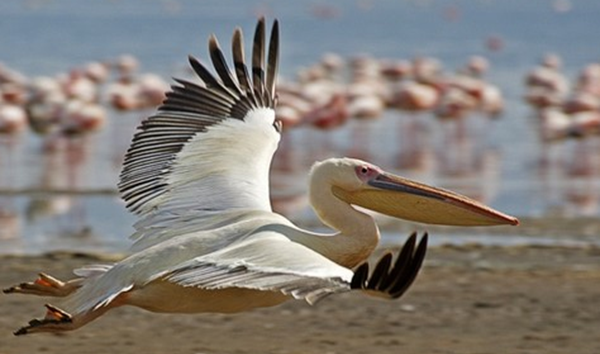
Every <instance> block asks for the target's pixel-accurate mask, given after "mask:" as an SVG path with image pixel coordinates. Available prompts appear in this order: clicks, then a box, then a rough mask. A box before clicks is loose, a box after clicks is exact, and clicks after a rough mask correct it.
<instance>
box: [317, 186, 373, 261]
mask: <svg viewBox="0 0 600 354" xmlns="http://www.w3.org/2000/svg"><path fill="white" fill-rule="evenodd" d="M332 187H333V184H332V183H331V182H330V181H328V180H327V179H323V178H312V179H311V184H310V191H309V198H310V202H311V204H312V207H313V209H314V210H315V212H316V213H317V215H318V216H319V218H320V219H321V221H322V222H323V223H324V224H326V225H327V226H329V227H331V228H333V229H335V230H337V231H339V232H338V233H337V234H335V235H334V236H333V237H318V238H316V239H318V240H314V241H312V242H311V243H312V246H313V248H314V249H315V251H317V252H319V253H321V254H323V255H325V256H326V257H328V258H329V259H331V260H333V261H334V262H336V263H338V264H341V265H343V266H346V267H349V268H353V267H355V266H356V265H358V264H359V263H360V262H362V261H364V260H365V259H366V258H368V256H369V255H370V254H371V252H372V251H373V250H374V249H375V247H376V246H377V244H378V243H379V229H378V228H377V224H376V223H375V221H374V220H373V218H372V217H371V216H369V215H367V214H365V213H363V212H360V211H358V210H356V209H355V208H354V207H352V206H351V205H350V204H348V203H347V202H345V201H343V200H341V199H339V198H338V197H336V196H335V195H334V194H333V191H332Z"/></svg>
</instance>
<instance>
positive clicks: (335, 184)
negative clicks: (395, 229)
mask: <svg viewBox="0 0 600 354" xmlns="http://www.w3.org/2000/svg"><path fill="white" fill-rule="evenodd" d="M312 178H313V181H314V180H315V179H321V180H322V181H325V182H326V183H325V184H327V185H329V186H330V187H329V188H331V192H332V193H333V194H334V195H335V196H336V197H337V198H339V199H341V200H343V201H345V202H347V203H349V204H353V205H358V206H361V207H363V208H367V209H370V210H373V211H377V212H380V213H382V214H385V215H389V216H394V217H397V218H401V219H405V220H410V221H416V222H421V223H426V224H441V225H456V226H488V225H503V224H510V225H517V224H518V223H519V220H518V219H517V218H515V217H512V216H510V215H506V214H504V213H501V212H499V211H497V210H494V209H492V208H490V207H488V206H485V205H483V204H482V203H479V202H477V201H475V200H473V199H471V198H468V197H466V196H463V195H460V194H458V193H454V192H452V191H449V190H445V189H441V188H436V187H432V186H428V185H425V184H422V183H418V182H415V181H411V180H409V179H406V178H403V177H399V176H396V175H393V174H391V173H387V172H385V171H383V170H382V169H381V168H379V167H377V166H375V165H373V164H370V163H368V162H364V161H361V160H356V159H350V158H341V159H337V158H336V159H328V160H325V161H323V162H318V163H317V164H315V166H314V167H313V169H312ZM314 182H316V181H314ZM314 182H313V183H311V185H313V184H316V183H314ZM321 185H323V184H321ZM311 194H312V192H311Z"/></svg>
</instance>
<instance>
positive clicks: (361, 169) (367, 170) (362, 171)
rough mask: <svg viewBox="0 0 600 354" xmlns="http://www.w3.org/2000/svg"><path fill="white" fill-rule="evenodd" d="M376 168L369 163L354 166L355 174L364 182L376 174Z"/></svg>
mask: <svg viewBox="0 0 600 354" xmlns="http://www.w3.org/2000/svg"><path fill="white" fill-rule="evenodd" d="M377 173H378V172H377V170H376V169H374V168H373V167H372V166H369V165H360V166H357V167H356V175H357V176H358V178H359V179H360V180H362V181H363V182H366V181H368V180H370V179H371V178H373V177H375V175H377Z"/></svg>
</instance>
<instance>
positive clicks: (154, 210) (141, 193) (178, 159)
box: [4, 19, 518, 335]
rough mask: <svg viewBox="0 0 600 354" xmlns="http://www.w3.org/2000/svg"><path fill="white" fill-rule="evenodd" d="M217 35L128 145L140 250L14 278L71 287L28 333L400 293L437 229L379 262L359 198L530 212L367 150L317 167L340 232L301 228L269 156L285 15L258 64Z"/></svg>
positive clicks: (384, 206)
mask: <svg viewBox="0 0 600 354" xmlns="http://www.w3.org/2000/svg"><path fill="white" fill-rule="evenodd" d="M208 47H209V53H210V59H211V61H212V64H213V66H214V70H215V71H216V75H215V74H213V73H211V71H210V70H208V69H207V66H206V64H203V63H201V62H200V61H198V60H197V59H195V58H194V57H191V56H190V57H189V62H190V64H191V67H192V68H193V70H194V71H195V73H196V74H197V75H198V77H199V78H200V79H201V83H196V82H191V81H186V80H179V79H177V80H176V83H174V84H173V85H172V87H171V91H170V92H169V93H168V94H167V96H166V99H165V101H164V103H163V104H162V106H160V107H159V108H158V111H157V112H156V113H155V114H154V115H152V116H150V117H149V118H147V119H146V120H144V121H143V122H142V123H141V125H140V127H139V130H138V132H137V133H136V134H135V136H134V138H133V141H132V143H131V146H130V148H129V150H128V152H127V154H126V157H125V160H124V164H123V169H122V172H121V175H120V182H119V190H120V193H121V196H122V198H123V199H124V201H125V202H126V203H127V208H128V209H129V210H130V211H131V212H133V213H135V214H137V215H138V216H139V221H138V222H137V223H136V224H135V229H136V231H135V232H134V234H133V235H132V236H131V238H132V239H133V240H134V244H133V246H132V253H131V255H129V256H128V257H126V258H125V259H123V260H121V261H119V262H117V263H114V264H101V265H91V266H88V267H85V268H82V269H77V270H75V271H74V273H75V274H76V275H77V277H76V278H74V279H72V280H69V281H61V280H58V279H56V278H54V277H52V276H50V275H48V274H45V273H40V275H39V278H38V279H36V280H35V281H34V282H29V283H22V284H19V285H16V286H13V287H11V288H8V289H5V290H4V292H5V293H23V294H34V295H41V296H54V297H63V298H64V302H63V304H62V305H61V307H60V308H59V307H57V306H54V305H50V304H47V305H46V315H45V317H43V318H42V319H34V320H32V321H30V322H29V324H28V325H26V326H25V327H22V328H20V329H19V330H17V331H16V332H15V334H16V335H23V334H28V333H36V332H58V331H64V330H73V329H77V328H80V327H81V326H83V325H85V324H87V323H89V322H90V321H92V320H94V319H96V318H98V317H99V316H101V315H103V314H104V313H105V312H107V311H109V310H110V309H112V308H115V307H119V306H122V305H132V306H137V307H140V308H143V309H146V310H149V311H153V312H165V313H204V312H219V313H235V312H240V311H247V310H251V309H254V308H259V307H267V306H274V305H277V304H280V303H282V302H284V301H287V300H289V299H303V300H305V301H307V302H308V303H311V304H313V303H315V302H317V301H318V300H320V299H322V298H323V297H326V296H328V295H331V294H336V293H342V292H348V291H353V290H358V291H363V292H365V293H367V294H371V295H376V296H380V297H384V298H398V297H400V296H401V295H402V294H404V293H405V291H406V290H407V289H408V288H409V286H410V285H411V284H412V282H413V281H414V279H415V277H416V276H417V273H418V271H419V269H420V267H421V265H422V262H423V259H424V257H425V251H426V246H427V234H425V235H424V236H422V237H420V238H419V237H417V235H416V234H413V235H411V236H410V237H409V238H408V240H407V241H406V243H405V245H404V246H403V248H402V249H401V250H400V251H399V252H398V254H397V255H394V254H392V253H389V254H386V255H384V256H383V257H382V258H380V260H379V261H378V262H377V264H376V266H375V267H374V269H373V271H370V269H369V263H368V258H369V256H370V255H371V253H372V252H373V251H374V249H375V248H376V246H377V244H378V241H379V237H380V234H379V230H378V227H377V225H376V223H375V221H374V219H373V217H372V216H370V215H368V214H367V213H365V212H363V211H361V210H360V209H357V208H356V206H359V207H362V208H366V209H370V210H373V211H376V212H380V213H383V214H387V215H390V216H393V217H398V218H403V219H407V220H412V221H417V222H423V223H432V224H447V225H468V226H470V225H473V226H474V225H497V224H517V223H518V220H517V219H516V218H514V217H511V216H508V215H506V214H503V213H501V212H498V211H496V210H493V209H491V208H489V207H486V206H484V205H482V204H480V203H478V202H476V201H474V200H471V199H469V198H467V197H464V196H461V195H458V194H456V193H453V192H450V191H446V190H442V189H438V188H435V187H431V186H427V185H424V184H420V183H417V182H414V181H411V180H408V179H405V178H402V177H399V176H396V175H393V174H390V173H388V172H385V171H383V170H382V169H381V168H379V167H377V166H375V165H373V164H370V163H367V162H364V161H360V160H356V159H351V158H332V159H328V160H325V161H322V162H317V163H316V164H315V165H314V166H313V167H312V169H311V171H310V187H309V197H310V201H311V204H312V206H313V208H314V210H315V212H316V213H317V215H318V216H319V218H320V219H321V220H322V221H323V223H324V224H326V225H327V226H329V227H331V228H332V229H334V230H335V232H334V233H331V234H323V233H315V232H311V231H307V230H303V229H301V228H299V227H298V226H296V225H295V224H293V223H292V222H291V221H290V220H288V219H286V218H285V217H283V216H282V215H279V214H277V213H275V212H273V211H272V209H271V203H270V199H269V178H268V176H269V167H270V164H271V160H272V157H273V154H274V152H275V150H276V148H277V145H278V142H279V139H280V137H281V131H282V123H281V122H280V121H279V120H278V119H277V118H276V116H275V111H274V108H275V105H276V101H277V95H276V79H277V69H278V55H279V25H278V22H277V21H274V23H273V27H272V30H271V33H270V39H269V41H268V51H267V40H266V30H265V20H264V19H260V20H259V21H258V25H257V27H256V31H255V33H254V41H253V48H252V58H251V64H250V65H251V66H250V68H251V69H250V70H248V67H247V65H246V61H245V55H244V48H243V38H242V31H241V30H240V29H239V28H237V29H236V30H235V31H234V34H233V39H232V49H231V50H232V54H233V70H231V69H230V68H229V66H228V64H227V61H226V60H225V57H224V55H223V52H222V50H221V48H220V46H219V43H218V41H217V39H216V38H215V37H214V36H211V37H210V38H209V41H208Z"/></svg>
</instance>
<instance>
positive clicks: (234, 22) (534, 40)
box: [0, 0, 600, 253]
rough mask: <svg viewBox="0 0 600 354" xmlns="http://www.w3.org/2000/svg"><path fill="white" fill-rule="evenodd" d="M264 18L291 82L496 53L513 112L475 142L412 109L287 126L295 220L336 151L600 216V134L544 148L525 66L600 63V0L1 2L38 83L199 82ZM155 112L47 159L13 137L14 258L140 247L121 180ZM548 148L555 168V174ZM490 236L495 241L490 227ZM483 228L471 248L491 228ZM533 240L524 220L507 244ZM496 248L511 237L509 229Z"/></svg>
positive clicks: (478, 130)
mask: <svg viewBox="0 0 600 354" xmlns="http://www.w3.org/2000/svg"><path fill="white" fill-rule="evenodd" d="M257 14H266V15H267V17H268V19H272V18H273V17H277V18H278V19H279V20H280V22H281V30H282V47H281V55H282V63H281V73H282V76H283V77H285V78H288V79H291V78H293V77H294V74H295V72H296V71H297V70H298V69H299V68H301V67H304V66H308V65H310V64H312V63H314V62H315V61H317V60H318V59H319V58H320V57H321V56H322V55H323V53H326V52H335V53H339V54H340V55H342V56H344V57H347V58H351V57H354V56H357V55H364V54H369V55H372V56H374V57H380V58H404V59H410V58H413V57H415V56H416V55H428V56H434V57H436V58H438V59H439V60H440V61H442V62H443V64H444V68H445V70H447V71H453V70H455V69H456V68H458V67H459V66H461V65H462V64H463V63H464V62H465V61H466V59H467V58H468V57H470V56H471V55H484V56H486V57H487V58H488V59H489V60H490V62H491V65H492V66H491V69H490V72H489V73H488V74H487V76H486V77H487V80H488V81H489V82H491V83H494V84H495V85H497V86H499V87H500V89H501V90H502V92H503V95H504V97H505V100H506V110H505V112H504V114H503V115H502V116H501V117H500V118H498V119H497V120H494V121H489V122H487V123H482V121H484V119H485V118H484V117H481V116H477V115H474V116H471V117H468V118H467V120H466V121H465V124H466V126H467V127H469V129H471V135H470V137H469V139H468V140H467V141H466V142H464V143H463V144H461V145H460V146H459V145H452V144H451V143H450V142H448V139H446V137H447V136H448V134H449V130H450V129H452V128H451V127H448V126H446V125H442V124H441V123H440V122H439V121H437V120H435V119H434V118H433V117H432V116H430V115H428V114H422V115H419V116H409V115H407V114H404V113H401V112H397V111H389V112H387V113H386V114H384V116H382V117H381V118H380V119H376V120H372V121H358V120H351V121H350V122H349V123H348V124H346V125H345V126H343V127H342V128H340V129H337V130H334V131H327V132H325V131H316V130H314V129H310V128H300V129H296V130H291V131H289V132H286V134H285V136H284V142H282V146H281V148H280V151H279V152H278V155H277V156H276V159H275V162H274V169H273V176H272V184H273V187H272V189H273V195H274V204H275V206H276V208H277V209H278V210H281V211H282V212H284V213H285V214H286V215H289V216H290V217H291V218H294V219H296V220H300V221H303V220H311V219H314V217H313V216H312V213H311V211H310V208H309V207H308V206H307V201H306V198H305V195H304V192H305V190H306V173H307V171H308V169H309V168H310V166H311V164H312V163H313V162H314V161H315V160H319V159H323V158H326V157H329V156H357V157H361V158H365V159H368V160H369V161H371V162H373V163H376V164H378V165H380V166H381V167H384V168H385V169H387V170H391V171H393V172H396V173H399V174H402V175H405V176H407V177H411V178H415V179H419V180H422V181H424V182H427V183H433V184H436V185H439V186H443V187H447V188H451V189H455V190H457V191H459V192H461V193H464V194H467V195H469V196H472V197H475V198H477V199H480V200H482V201H484V202H486V203H488V204H490V205H492V206H493V207H495V208H498V209H500V210H502V211H504V212H507V213H510V214H513V215H517V216H522V217H528V218H552V217H560V218H578V217H599V216H600V212H599V198H600V177H599V175H600V140H599V139H597V138H596V139H584V140H570V141H565V142H559V143H555V144H552V146H549V147H548V146H546V147H542V146H541V145H540V143H539V141H538V137H537V132H536V130H535V124H534V121H533V118H532V117H531V116H532V112H531V110H530V108H529V107H527V106H526V105H525V104H524V103H523V101H522V98H521V96H522V94H523V91H524V88H523V77H524V75H525V74H526V72H527V71H528V70H530V69H531V68H532V67H533V66H534V65H535V64H536V63H537V62H538V61H539V59H540V58H541V56H542V55H543V54H544V53H547V52H555V53H558V54H560V55H561V56H562V58H563V61H564V72H565V73H566V74H567V75H568V76H569V77H570V78H571V79H573V78H575V77H576V75H577V72H578V71H579V70H580V69H581V68H582V67H583V66H584V65H586V64H588V63H591V62H594V61H598V60H599V59H600V45H599V44H600V43H599V42H600V40H599V39H598V36H597V33H598V31H597V30H600V26H599V25H598V21H597V19H598V16H599V15H600V2H595V1H578V2H575V1H573V2H569V1H565V0H562V1H554V2H552V1H541V0H540V1H534V0H532V1H525V2H524V1H517V0H510V1H493V0H481V1H466V0H465V1H453V2H451V3H449V2H447V1H441V0H439V1H435V0H425V1H391V0H390V1H375V0H373V1H368V0H367V1H356V2H348V1H333V2H332V1H327V2H325V1H312V2H306V3H305V2H294V1H277V2H275V1H261V2H254V1H243V2H242V1H237V2H236V1H216V0H214V1H201V2H199V1H177V0H164V1H142V0H138V1H94V2H82V1H77V0H71V1H35V0H32V1H11V2H2V3H0V19H1V20H0V33H2V34H3V35H2V36H0V46H1V48H3V50H2V51H1V53H0V62H3V63H4V65H6V66H8V67H10V68H13V69H16V70H18V71H20V72H21V73H23V74H25V75H26V76H28V77H34V76H40V75H54V74H56V73H59V72H67V71H69V70H70V68H73V67H76V66H77V65H81V64H83V63H86V62H88V61H91V60H102V59H110V58H114V57H117V56H118V55H121V54H123V53H131V54H133V55H135V56H136V57H137V58H139V60H140V61H141V65H142V68H141V71H143V72H153V73H157V74H160V75H161V76H163V77H165V78H167V79H168V78H170V77H172V76H182V75H185V65H186V56H187V55H188V54H193V55H195V56H196V57H200V58H207V54H206V39H207V37H208V35H209V34H210V33H215V34H216V35H217V36H218V37H219V38H220V41H221V43H222V45H223V47H226V46H228V45H227V44H226V43H227V42H228V41H229V38H230V36H231V32H232V30H233V28H235V27H236V26H241V27H242V28H243V29H244V30H245V32H246V37H247V39H248V38H249V37H250V35H249V33H251V31H252V30H253V26H254V23H255V18H256V16H257ZM490 38H499V39H501V43H502V47H501V48H499V50H494V51H492V50H490V48H489V46H488V45H486V43H488V42H489V40H490ZM150 113H151V111H147V112H135V113H127V114H122V113H117V112H114V111H111V112H110V121H109V124H108V126H107V127H106V128H105V129H104V130H103V131H101V132H99V133H98V134H95V135H93V136H90V137H88V138H87V139H86V142H85V144H81V145H78V146H75V147H73V146H63V147H59V148H58V149H56V151H55V152H45V153H42V151H44V149H46V148H45V145H44V141H43V140H42V139H41V138H40V137H37V136H35V135H33V134H27V135H26V136H24V137H22V138H21V139H20V140H19V141H16V142H11V143H8V142H5V141H4V142H2V143H1V144H0V187H1V188H0V189H1V191H2V193H1V194H0V225H2V229H1V230H0V253H15V252H17V253H37V252H43V251H47V250H55V249H69V250H84V251H85V250H98V251H123V250H126V248H127V246H128V244H129V243H128V241H127V239H126V236H127V235H129V234H130V233H131V232H132V230H133V229H132V226H131V224H132V223H133V222H134V221H135V219H134V217H133V216H131V215H130V214H128V213H127V212H126V210H125V208H124V205H123V203H122V202H121V201H120V200H119V199H118V197H117V195H116V194H115V185H116V182H117V180H118V173H119V169H120V163H121V159H122V156H123V153H124V152H125V150H126V148H127V146H128V143H129V140H130V138H131V135H132V134H133V131H134V129H135V126H136V125H137V124H138V122H139V121H140V120H141V119H142V118H143V117H145V116H147V115H148V114H150ZM415 122H417V123H415ZM411 123H415V124H417V125H418V126H419V129H417V130H416V132H414V135H412V137H411V139H414V140H415V141H418V142H419V144H418V145H419V146H420V149H421V150H420V151H419V153H420V154H421V155H420V156H422V161H420V163H419V164H417V166H416V167H415V166H412V167H407V165H406V163H405V160H403V158H402V156H404V155H406V154H407V153H409V152H410V146H408V145H407V144H406V139H408V138H407V134H406V132H407V129H408V126H409V125H410V124H411ZM357 137H360V138H359V139H358V140H357ZM66 151H70V152H66ZM544 156H546V161H549V162H548V163H547V164H545V165H543V166H544V167H543V168H540V166H541V163H540V162H541V161H542V159H543V157H544ZM49 191H55V192H52V193H49ZM56 191H63V192H68V193H57V192H56ZM386 235H387V234H386ZM480 236H481V240H484V242H487V241H485V240H487V238H485V236H486V235H485V234H484V233H483V232H482V233H481V235H480ZM599 236H600V235H599ZM468 237H469V239H468V240H467V241H466V242H470V240H471V237H477V235H475V236H473V235H469V236H468ZM519 237H522V236H520V235H519V233H518V228H515V231H514V234H512V236H511V235H506V237H505V238H504V240H506V241H505V242H506V243H512V242H516V241H519V240H520V238H519ZM565 238H567V239H569V235H565ZM390 239H391V238H390ZM446 239H448V240H451V239H452V238H451V237H449V238H446V237H442V236H440V238H439V242H442V241H444V242H446ZM571 239H573V241H577V240H575V239H574V237H571ZM455 240H459V238H455ZM448 242H451V241H448ZM489 242H491V243H498V242H500V243H502V242H503V241H502V238H498V237H495V238H494V239H493V240H492V241H489ZM532 242H541V243H544V242H545V241H544V238H543V237H542V238H540V239H537V241H535V240H534V241H532ZM574 244H576V242H575V243H574Z"/></svg>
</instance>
